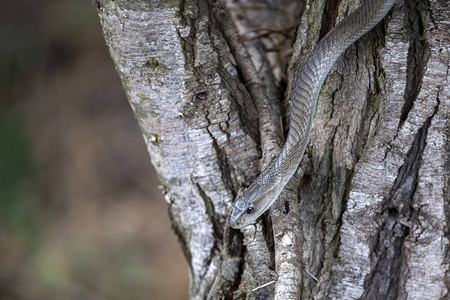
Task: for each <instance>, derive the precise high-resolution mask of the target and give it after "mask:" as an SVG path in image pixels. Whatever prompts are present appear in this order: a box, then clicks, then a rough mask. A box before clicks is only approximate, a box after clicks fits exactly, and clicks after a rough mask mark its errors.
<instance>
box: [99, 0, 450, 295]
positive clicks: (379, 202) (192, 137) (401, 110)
mask: <svg viewBox="0 0 450 300" xmlns="http://www.w3.org/2000/svg"><path fill="white" fill-rule="evenodd" d="M366 1H369V0H366ZM359 2H360V1H356V0H342V1H337V0H336V1H335V0H329V1H325V0H317V1H306V3H302V2H295V1H275V0H273V1H260V2H258V1H255V0H253V1H250V0H249V1H244V0H241V1H232V0H230V1H228V2H226V3H223V2H219V1H218V0H217V1H213V0H211V1H209V2H208V1H205V0H196V1H194V0H179V1H177V0H174V1H158V0H150V1H138V0H133V1H131V0H130V1H113V0H95V5H96V7H97V11H98V14H99V17H100V21H101V24H102V27H103V32H104V36H105V39H106V42H107V45H108V48H109V51H110V54H111V57H112V58H113V60H114V62H115V65H116V69H117V71H118V73H119V74H120V76H121V79H122V82H123V85H124V88H125V90H126V93H127V95H128V99H129V102H130V104H131V106H132V108H133V110H134V113H135V115H136V119H137V120H138V122H139V124H140V126H141V129H142V132H143V135H144V139H145V141H146V143H147V145H148V151H149V153H150V156H151V160H152V163H153V165H154V166H155V169H156V171H157V172H158V174H159V177H160V180H161V185H162V190H163V193H164V195H165V199H166V201H167V204H168V211H169V216H170V218H171V222H172V225H173V230H174V232H175V234H176V235H177V237H178V239H179V242H180V245H181V247H182V249H183V252H184V255H185V257H186V260H187V261H188V263H189V266H190V278H191V282H190V290H189V292H190V297H191V298H192V299H205V298H206V299H272V298H276V299H300V298H302V299H448V297H449V292H448V290H449V288H450V274H449V259H450V255H449V253H450V252H449V241H448V237H449V234H450V228H449V218H450V212H449V196H450V192H449V169H450V157H449V152H450V142H449V140H450V138H449V135H450V117H449V110H450V109H449V107H450V99H449V89H450V87H449V68H450V67H449V64H450V63H449V58H450V50H449V44H450V38H449V32H450V25H449V24H450V22H449V20H450V17H449V16H450V10H449V4H448V2H447V1H446V0H429V1H420V0H408V1H402V0H399V1H397V3H396V4H395V6H394V8H393V9H392V11H391V12H390V13H389V14H388V16H387V17H386V18H385V19H384V20H383V21H382V22H381V23H380V24H378V25H377V26H376V27H375V28H374V29H373V30H372V31H371V32H369V33H368V34H367V35H365V36H364V37H362V38H361V39H360V40H359V41H357V42H356V43H355V44H353V45H352V46H351V47H350V48H349V49H348V50H347V51H346V52H344V54H343V55H342V57H341V58H339V59H338V61H337V63H336V64H335V66H334V67H333V68H332V70H331V72H330V74H329V76H328V77H327V79H326V81H325V84H324V86H323V87H322V90H321V93H320V97H319V101H318V107H317V110H316V115H315V119H314V123H313V129H312V134H311V140H310V143H309V146H308V148H307V152H306V154H305V158H304V159H303V161H302V163H301V165H300V168H299V171H298V172H297V174H296V175H295V176H294V178H293V179H292V180H291V182H290V183H289V184H288V186H287V187H286V189H285V191H284V192H283V194H282V195H281V196H280V198H281V199H278V200H277V202H276V203H275V205H274V206H273V207H272V208H271V212H270V213H266V214H265V215H264V216H263V217H262V218H260V220H258V221H257V222H256V224H255V225H254V226H249V227H247V228H244V229H243V230H241V231H238V230H234V229H231V228H230V227H229V226H228V225H227V217H228V214H229V212H230V210H231V206H232V203H233V200H234V199H235V198H236V197H237V195H238V194H239V193H240V192H241V191H242V190H243V189H244V188H245V187H247V186H248V185H250V183H251V182H252V180H253V179H254V178H255V177H256V176H257V174H258V173H259V171H260V166H259V164H260V160H261V158H262V160H261V161H262V163H261V165H262V166H264V165H266V164H267V163H268V162H269V161H270V159H271V158H272V157H273V156H274V155H276V154H277V153H278V151H279V149H280V147H281V146H282V143H283V132H286V129H287V126H288V124H289V123H288V117H286V116H288V113H287V111H288V108H287V107H288V106H287V105H286V100H285V99H289V98H288V97H289V94H290V90H291V87H292V85H293V82H294V81H295V78H296V73H297V71H298V70H299V69H300V66H301V64H302V62H303V61H304V60H305V58H306V56H307V55H308V53H309V52H310V51H311V50H312V49H313V47H314V46H315V44H316V43H317V42H318V41H319V39H320V37H322V36H323V35H324V34H325V33H326V32H327V31H329V30H330V29H331V28H332V27H333V26H334V25H335V24H336V22H337V21H339V20H341V19H342V18H344V17H345V16H346V15H348V14H349V13H350V12H351V11H352V10H354V9H355V8H356V7H357V6H358V4H359ZM295 32H296V34H297V36H296V37H295V43H294V35H293V33H295ZM243 41H244V42H243ZM291 47H292V51H291V50H290V48H291ZM249 53H250V54H251V56H250V55H249ZM288 55H290V56H291V57H290V63H289V66H288V62H289V59H287V56H288ZM250 57H251V58H250ZM287 78H289V79H287ZM285 94H286V97H284V95H285ZM280 121H281V122H280ZM281 123H282V124H283V125H284V126H282V124H281ZM265 284H267V285H265ZM263 285H265V286H263Z"/></svg>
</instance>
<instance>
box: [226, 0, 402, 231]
mask: <svg viewBox="0 0 450 300" xmlns="http://www.w3.org/2000/svg"><path fill="white" fill-rule="evenodd" d="M394 2H395V0H366V1H364V3H363V4H362V5H361V6H359V7H358V8H357V9H356V10H355V11H354V12H353V13H351V14H350V15H349V16H347V17H346V18H344V19H343V20H342V21H340V22H339V23H338V24H337V25H336V26H334V27H333V28H332V29H331V30H330V31H329V32H328V33H327V34H326V35H325V36H324V37H323V38H322V39H321V40H320V41H319V43H317V45H316V47H315V48H314V50H313V51H312V52H311V53H310V55H309V56H308V58H307V59H306V60H305V62H304V64H303V65H302V67H301V69H300V71H299V73H298V76H297V79H296V82H295V85H294V88H293V91H292V97H291V101H290V119H289V120H290V125H289V132H288V135H287V138H286V141H285V143H284V145H283V148H282V149H281V152H280V153H279V154H278V156H276V157H275V158H274V159H273V160H272V162H271V163H270V164H269V165H268V167H267V168H266V169H264V171H262V172H261V174H260V175H259V176H258V177H257V178H256V179H255V180H254V181H253V182H252V183H251V184H250V186H249V187H248V188H247V189H246V190H245V191H244V193H243V194H242V196H240V197H239V198H238V199H237V200H236V202H235V203H234V205H233V207H232V210H231V214H230V218H229V224H230V226H231V227H232V228H235V229H240V228H244V227H246V226H248V225H249V224H251V223H252V222H254V221H255V220H256V219H257V218H258V217H259V216H261V215H262V214H263V213H264V212H265V211H266V210H267V209H268V208H269V207H270V206H271V205H272V204H273V203H274V202H275V201H276V200H277V198H278V197H279V195H280V194H281V192H282V191H283V189H284V187H285V186H286V184H287V183H288V181H289V180H290V179H291V177H292V176H293V175H294V173H295V172H296V170H297V168H298V166H299V164H300V162H301V160H302V158H303V155H304V153H305V149H306V146H307V144H308V142H309V136H310V133H311V127H312V122H313V119H314V112H315V109H316V105H317V99H318V97H319V92H320V89H321V87H322V84H323V82H324V81H325V78H326V77H327V75H328V73H329V72H330V69H331V67H332V66H333V65H334V63H335V62H336V60H337V59H338V58H339V56H340V55H341V54H342V53H343V52H344V51H345V50H346V49H347V48H348V47H350V45H352V44H353V43H354V42H355V41H356V40H358V39H359V38H360V37H362V36H363V35H364V34H366V33H367V32H368V31H370V30H371V29H372V28H373V27H375V25H377V24H378V23H379V22H380V21H381V20H382V19H383V18H384V17H385V16H386V14H387V13H388V12H389V10H390V9H391V8H392V6H393V5H394Z"/></svg>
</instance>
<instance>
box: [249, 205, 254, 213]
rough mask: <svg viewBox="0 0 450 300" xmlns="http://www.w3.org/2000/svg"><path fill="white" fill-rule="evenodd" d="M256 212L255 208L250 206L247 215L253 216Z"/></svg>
mask: <svg viewBox="0 0 450 300" xmlns="http://www.w3.org/2000/svg"><path fill="white" fill-rule="evenodd" d="M254 211H255V208H254V207H253V206H250V207H249V208H247V213H248V214H251V213H253V212H254Z"/></svg>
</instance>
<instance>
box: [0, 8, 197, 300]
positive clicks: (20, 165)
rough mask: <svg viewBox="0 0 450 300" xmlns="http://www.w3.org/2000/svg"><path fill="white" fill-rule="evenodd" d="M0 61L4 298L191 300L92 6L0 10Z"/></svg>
mask: <svg viewBox="0 0 450 300" xmlns="http://www.w3.org/2000/svg"><path fill="white" fill-rule="evenodd" d="M0 57H1V59H0V251H1V255H0V299H50V300H51V299H187V298H188V295H187V290H188V281H187V277H188V270H187V265H186V263H185V262H184V259H183V257H182V254H181V251H180V249H179V247H178V245H177V243H176V241H175V237H174V235H173V233H172V231H171V230H170V223H169V220H168V215H167V210H166V204H165V201H164V199H163V197H162V194H161V191H160V190H158V188H157V186H158V180H157V177H156V175H155V173H154V171H153V169H152V166H151V163H150V158H149V156H148V154H147V151H146V146H145V144H144V142H143V139H142V137H141V135H140V132H139V128H138V126H137V122H136V121H135V119H134V117H133V114H132V111H131V109H130V107H129V105H128V103H127V100H126V97H125V94H124V92H123V90H122V86H121V83H120V81H119V78H118V75H117V74H116V72H115V70H114V66H113V63H112V61H111V59H110V58H109V56H108V53H107V50H106V47H105V42H104V40H103V37H102V35H101V31H100V25H99V22H98V18H97V15H96V12H95V9H94V7H93V5H92V3H91V1H90V0H81V1H80V0H78V1H74V0H46V1H36V0H16V1H5V0H3V1H1V9H0Z"/></svg>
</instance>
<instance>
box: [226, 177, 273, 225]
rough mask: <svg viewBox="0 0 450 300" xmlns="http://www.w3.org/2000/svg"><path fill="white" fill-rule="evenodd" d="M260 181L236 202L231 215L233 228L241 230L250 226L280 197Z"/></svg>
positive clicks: (251, 186) (252, 185)
mask: <svg viewBox="0 0 450 300" xmlns="http://www.w3.org/2000/svg"><path fill="white" fill-rule="evenodd" d="M258 179H259V178H258ZM258 179H256V180H255V181H254V182H253V183H252V184H251V185H250V187H249V188H248V189H247V190H246V191H245V192H244V194H243V195H242V196H241V197H239V198H238V199H237V200H236V202H235V204H234V206H233V210H232V211H231V215H230V226H231V227H233V228H235V229H240V228H243V227H245V226H247V225H249V224H250V223H252V222H253V221H255V220H256V219H257V218H258V217H259V216H261V215H262V214H263V213H264V212H265V211H266V210H267V209H268V208H269V206H270V205H271V204H272V203H273V202H274V201H275V200H276V198H277V197H278V194H277V195H274V193H273V192H272V191H273V189H271V188H270V187H268V186H267V185H264V184H262V183H260V180H258ZM263 186H264V187H265V188H263Z"/></svg>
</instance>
